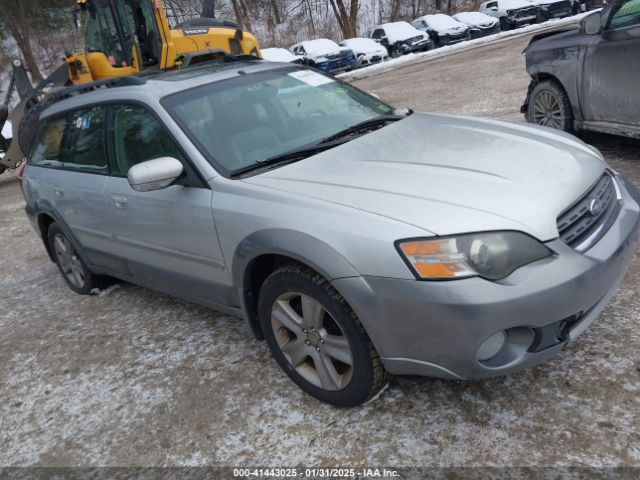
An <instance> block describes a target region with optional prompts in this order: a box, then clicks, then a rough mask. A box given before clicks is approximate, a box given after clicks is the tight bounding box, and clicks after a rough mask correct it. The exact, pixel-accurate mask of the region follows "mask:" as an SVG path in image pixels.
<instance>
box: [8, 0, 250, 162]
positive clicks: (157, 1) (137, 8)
mask: <svg viewBox="0 0 640 480" xmlns="http://www.w3.org/2000/svg"><path fill="white" fill-rule="evenodd" d="M76 3H77V6H78V9H77V10H76V12H75V15H74V23H75V24H76V26H77V27H78V28H82V29H83V30H84V34H85V52H84V53H81V54H78V53H75V54H72V53H67V54H66V57H65V59H64V62H63V64H62V65H61V66H60V67H59V68H58V69H57V70H56V71H55V72H54V73H52V74H51V75H50V76H49V77H48V78H46V79H45V80H44V81H43V82H41V83H40V84H39V85H37V86H32V84H31V82H30V80H29V77H28V75H27V72H26V70H25V68H24V66H23V64H22V62H21V61H20V60H14V61H13V64H12V68H13V71H12V76H11V79H10V82H9V88H8V90H7V91H6V92H5V96H4V99H3V100H2V102H1V103H0V132H2V129H3V126H4V124H5V123H6V121H7V119H8V116H9V105H10V103H11V98H12V95H13V92H14V91H16V92H17V93H18V96H19V98H20V101H19V103H18V104H17V106H16V107H15V108H14V109H13V111H12V112H11V123H12V126H13V129H12V130H13V138H4V137H3V136H2V134H1V133H0V173H2V172H4V171H5V170H13V169H15V168H17V167H18V166H20V164H21V163H22V161H23V159H24V157H25V155H26V154H27V153H28V148H29V145H30V143H31V139H32V137H33V133H34V132H33V129H34V126H35V124H36V121H37V116H39V114H40V112H41V111H42V110H43V108H45V107H46V106H48V104H49V103H51V101H52V99H53V98H61V95H60V94H59V93H60V92H61V91H62V90H61V89H68V87H73V86H75V87H76V88H75V90H76V91H78V89H80V90H82V91H88V90H91V89H92V88H101V87H103V86H105V85H108V84H109V82H114V81H117V80H118V79H120V78H121V77H128V76H132V75H140V74H145V73H146V72H153V71H159V70H171V69H179V68H185V67H187V66H188V65H193V64H195V63H200V62H203V61H209V60H216V59H218V58H232V57H240V56H245V55H249V56H254V57H258V58H261V53H260V47H259V45H258V41H257V39H256V38H255V37H254V36H253V35H252V34H250V33H248V32H245V31H243V30H242V29H241V28H240V26H239V25H237V24H235V23H233V22H230V21H226V20H219V19H217V18H215V15H214V12H215V0H205V1H204V5H203V12H202V15H201V17H199V18H192V19H188V20H183V19H180V18H177V17H178V15H177V14H176V12H175V11H174V9H172V8H171V5H168V4H167V5H165V4H164V3H163V1H162V0H76ZM170 20H172V22H171V23H170ZM181 20H182V21H181Z"/></svg>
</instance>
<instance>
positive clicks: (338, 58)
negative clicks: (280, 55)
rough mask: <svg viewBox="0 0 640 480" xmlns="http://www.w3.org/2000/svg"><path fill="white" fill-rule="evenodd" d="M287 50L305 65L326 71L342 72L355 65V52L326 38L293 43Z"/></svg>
mask: <svg viewBox="0 0 640 480" xmlns="http://www.w3.org/2000/svg"><path fill="white" fill-rule="evenodd" d="M289 51H290V52H291V53H293V54H294V55H295V56H297V57H298V58H299V59H300V60H302V63H304V64H305V65H309V66H311V67H315V68H317V69H319V70H322V71H324V72H327V73H339V72H344V71H346V70H351V69H353V68H355V66H356V54H355V53H353V50H351V49H350V48H346V47H341V46H340V45H338V44H337V43H336V42H334V41H333V40H329V39H328V38H318V39H316V40H305V41H304V42H300V43H296V44H295V45H293V46H292V47H291V48H289Z"/></svg>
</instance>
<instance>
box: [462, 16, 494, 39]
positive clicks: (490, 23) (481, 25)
mask: <svg viewBox="0 0 640 480" xmlns="http://www.w3.org/2000/svg"><path fill="white" fill-rule="evenodd" d="M453 18H454V19H455V20H457V21H458V22H461V23H464V24H465V25H466V26H468V27H469V30H470V32H471V38H480V37H484V36H487V35H493V34H494V33H498V32H500V22H499V21H498V19H497V18H494V17H490V16H489V15H486V14H484V13H480V12H460V13H456V14H455V15H454V16H453Z"/></svg>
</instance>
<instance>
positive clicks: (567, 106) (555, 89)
mask: <svg viewBox="0 0 640 480" xmlns="http://www.w3.org/2000/svg"><path fill="white" fill-rule="evenodd" d="M544 90H547V91H550V92H551V93H553V95H555V97H556V98H557V99H558V102H559V103H560V105H561V107H562V110H563V112H562V113H563V124H562V129H561V130H563V131H565V132H570V133H572V132H573V131H574V128H573V110H572V108H571V101H570V100H569V97H568V96H567V94H566V93H565V91H564V89H563V88H562V87H561V86H559V85H558V84H557V83H556V82H555V81H553V80H544V81H542V82H540V83H538V84H537V85H536V86H535V87H533V90H532V91H531V97H530V98H529V105H528V108H527V121H528V122H529V123H533V124H536V125H539V124H537V123H536V122H535V121H534V119H533V108H534V104H535V99H536V96H537V95H538V94H539V93H540V92H542V91H544ZM541 126H542V125H541Z"/></svg>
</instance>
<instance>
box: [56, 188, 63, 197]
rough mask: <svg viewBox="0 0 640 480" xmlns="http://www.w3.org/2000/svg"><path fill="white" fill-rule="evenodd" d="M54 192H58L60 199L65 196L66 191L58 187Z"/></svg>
mask: <svg viewBox="0 0 640 480" xmlns="http://www.w3.org/2000/svg"><path fill="white" fill-rule="evenodd" d="M54 192H55V194H56V198H59V199H62V198H64V191H62V190H58V189H56V190H54Z"/></svg>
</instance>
